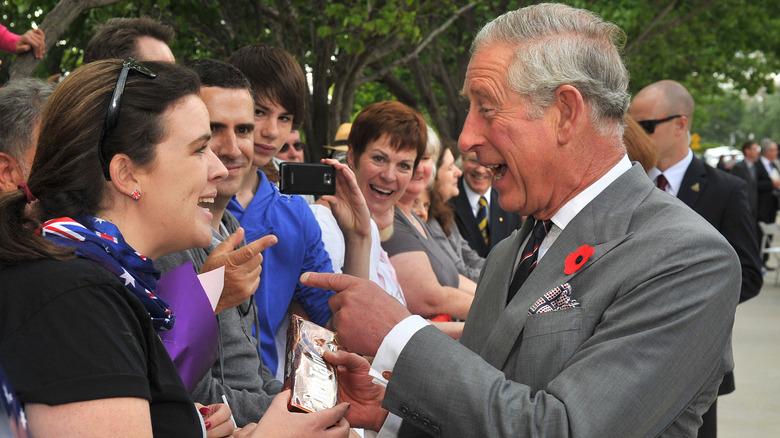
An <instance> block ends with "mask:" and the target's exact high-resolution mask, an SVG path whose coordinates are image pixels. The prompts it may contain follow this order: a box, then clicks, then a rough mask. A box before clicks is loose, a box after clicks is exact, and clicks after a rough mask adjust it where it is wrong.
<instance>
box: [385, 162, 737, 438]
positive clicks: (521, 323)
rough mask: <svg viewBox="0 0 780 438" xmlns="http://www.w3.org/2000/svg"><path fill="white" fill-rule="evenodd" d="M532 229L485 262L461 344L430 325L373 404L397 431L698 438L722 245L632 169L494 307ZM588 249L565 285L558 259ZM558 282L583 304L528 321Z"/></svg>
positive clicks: (723, 298) (732, 301)
mask: <svg viewBox="0 0 780 438" xmlns="http://www.w3.org/2000/svg"><path fill="white" fill-rule="evenodd" d="M529 222H530V221H529ZM529 232H530V224H527V225H526V226H525V227H523V229H521V230H519V231H518V232H515V233H514V234H513V235H512V236H511V237H510V238H508V239H506V240H505V241H504V242H502V243H501V245H499V246H498V247H496V248H495V249H494V250H493V251H492V252H491V253H490V256H489V257H488V260H487V262H486V264H485V268H484V269H483V271H482V276H481V278H480V282H479V286H478V288H477V292H476V298H475V300H474V304H473V305H472V308H471V311H470V312H469V315H468V318H467V320H466V327H465V329H464V331H463V338H462V339H461V344H458V343H457V342H455V341H453V340H451V339H449V338H448V337H447V336H446V335H444V334H443V333H441V332H439V331H437V330H436V329H435V328H433V327H427V328H424V329H422V330H420V331H419V332H417V333H416V334H415V335H414V336H413V337H412V338H411V339H410V341H409V343H408V344H407V345H406V347H405V348H404V350H403V351H402V352H401V355H400V356H399V358H398V361H397V363H396V365H395V368H394V370H393V374H392V377H391V378H390V380H389V384H388V386H387V391H386V394H385V399H384V407H385V408H386V409H389V410H390V411H391V412H393V413H395V414H397V415H400V416H401V417H402V418H404V420H405V423H404V426H403V427H402V430H401V434H400V435H401V436H414V435H421V434H424V433H427V434H431V435H435V436H447V437H450V436H458V437H460V436H464V437H488V436H489V437H498V436H507V437H521V436H551V437H567V436H581V437H616V436H637V437H640V436H650V437H651V436H672V435H675V436H695V434H696V430H697V428H698V426H699V424H700V423H701V418H700V416H701V414H703V413H704V412H705V411H706V410H707V408H708V407H709V405H710V404H711V403H712V401H713V400H715V397H716V394H717V389H718V385H719V383H720V381H721V379H722V377H723V375H724V374H725V373H726V372H727V371H729V370H731V369H732V368H733V361H732V358H731V345H730V341H729V340H730V336H731V328H732V325H733V322H734V311H735V308H736V304H737V298H738V296H739V288H740V270H739V261H738V259H737V257H736V255H735V253H734V251H733V249H732V248H731V246H730V245H729V244H728V242H726V240H725V239H724V238H723V237H722V236H721V235H720V234H719V233H718V232H717V231H716V230H715V229H713V228H712V227H711V226H710V225H709V224H707V223H706V222H705V221H704V220H703V219H702V218H701V217H700V216H699V215H698V214H696V213H695V212H693V211H692V210H690V209H689V208H688V207H686V206H685V205H683V204H682V203H681V202H680V201H679V200H677V199H675V198H673V197H671V196H668V195H667V194H664V193H662V192H661V191H659V190H655V189H654V186H653V184H652V183H651V182H650V180H649V179H648V178H647V176H646V175H645V173H644V171H643V170H642V168H641V166H637V165H635V166H633V168H632V169H631V170H629V171H628V172H626V173H625V174H623V175H621V176H620V177H619V178H618V179H617V180H616V181H615V182H613V183H612V184H611V185H610V186H609V187H608V188H607V189H605V190H604V191H603V192H602V193H601V194H600V195H599V196H597V197H596V199H594V200H593V201H592V202H591V203H590V204H588V205H587V206H586V207H585V208H584V209H583V210H582V211H581V212H580V213H579V214H578V215H577V216H576V217H575V218H574V219H573V220H572V221H571V222H570V223H569V225H568V226H567V227H566V229H565V230H563V232H562V233H561V234H560V235H559V236H558V238H557V240H556V241H555V242H554V243H553V245H552V246H551V247H550V249H549V250H548V252H547V253H546V254H545V256H544V257H543V258H542V259H541V260H540V262H539V264H538V265H537V267H536V269H535V270H534V271H533V273H532V274H531V275H530V276H529V277H528V280H526V282H525V283H524V284H523V285H522V286H521V288H520V290H519V291H518V293H517V295H516V296H515V297H514V299H513V300H512V302H511V303H510V304H509V305H508V306H505V303H506V297H507V288H508V285H509V283H510V279H511V276H512V271H513V269H514V262H515V257H516V255H517V252H518V251H519V249H520V245H521V244H522V242H523V241H524V239H525V238H526V236H527V235H528V233H529ZM586 244H587V245H590V246H592V247H593V248H594V250H595V251H594V253H593V255H592V256H591V257H590V259H589V260H588V261H587V262H586V263H585V264H584V265H583V266H582V268H581V269H579V270H578V271H577V272H575V273H573V274H571V275H566V274H565V273H564V263H565V259H566V257H567V256H568V255H569V254H570V253H572V252H574V251H576V250H577V248H579V247H580V246H581V245H586ZM567 282H568V283H569V284H571V287H572V296H573V298H575V299H576V300H577V301H579V303H580V304H581V307H579V308H575V309H564V310H558V311H555V312H549V313H543V314H536V315H532V316H529V315H528V314H527V312H528V308H529V307H530V306H531V304H532V303H533V302H534V301H535V300H537V298H539V297H540V296H541V295H542V294H544V293H546V292H547V291H549V290H551V289H553V288H555V287H556V286H559V285H561V284H563V283H567ZM410 425H413V426H414V427H410ZM423 431H424V432H423Z"/></svg>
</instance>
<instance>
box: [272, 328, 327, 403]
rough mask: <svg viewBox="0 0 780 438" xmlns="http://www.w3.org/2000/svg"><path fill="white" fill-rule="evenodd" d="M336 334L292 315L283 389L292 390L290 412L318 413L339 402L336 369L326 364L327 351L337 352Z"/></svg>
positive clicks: (288, 332)
mask: <svg viewBox="0 0 780 438" xmlns="http://www.w3.org/2000/svg"><path fill="white" fill-rule="evenodd" d="M337 349H338V345H337V344H336V335H335V334H334V333H333V332H332V331H330V330H328V329H326V328H324V327H320V326H319V325H317V324H314V323H313V322H311V321H307V320H305V319H303V318H301V317H300V316H298V315H292V316H290V327H289V328H288V329H287V354H286V359H285V366H284V386H285V387H289V388H291V389H292V398H291V400H290V404H289V406H288V409H289V410H290V411H304V412H317V411H320V410H322V409H327V408H332V407H333V406H336V404H337V403H338V382H337V380H336V368H335V367H334V366H332V365H331V364H329V363H327V362H325V360H324V359H323V358H322V353H323V352H324V351H325V350H330V351H336V350H337Z"/></svg>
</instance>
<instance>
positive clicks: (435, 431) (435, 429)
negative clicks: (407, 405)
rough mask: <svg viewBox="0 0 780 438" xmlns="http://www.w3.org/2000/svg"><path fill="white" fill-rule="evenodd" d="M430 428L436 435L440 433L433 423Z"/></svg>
mask: <svg viewBox="0 0 780 438" xmlns="http://www.w3.org/2000/svg"><path fill="white" fill-rule="evenodd" d="M431 430H432V431H433V433H435V434H436V435H439V434H440V433H441V430H439V426H437V425H435V424H434V425H433V427H431Z"/></svg>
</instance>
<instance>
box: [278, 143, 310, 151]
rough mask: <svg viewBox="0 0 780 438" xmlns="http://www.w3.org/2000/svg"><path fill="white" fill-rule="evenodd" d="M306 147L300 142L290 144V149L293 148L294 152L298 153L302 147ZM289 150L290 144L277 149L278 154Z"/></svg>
mask: <svg viewBox="0 0 780 438" xmlns="http://www.w3.org/2000/svg"><path fill="white" fill-rule="evenodd" d="M304 146H306V143H304V142H301V141H296V142H295V143H293V144H292V147H293V148H295V150H296V151H298V152H300V151H302V150H303V147H304ZM289 150H290V143H285V144H284V146H282V148H281V149H279V152H281V153H284V152H287V151H289Z"/></svg>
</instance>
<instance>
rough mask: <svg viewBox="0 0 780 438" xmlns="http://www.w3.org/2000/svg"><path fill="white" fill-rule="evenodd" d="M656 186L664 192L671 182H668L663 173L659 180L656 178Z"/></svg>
mask: <svg viewBox="0 0 780 438" xmlns="http://www.w3.org/2000/svg"><path fill="white" fill-rule="evenodd" d="M655 185H656V187H658V188H659V189H661V190H663V191H666V186H667V185H669V181H667V180H666V177H665V176H664V174H663V173H662V174H660V175H658V178H656V180H655Z"/></svg>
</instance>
